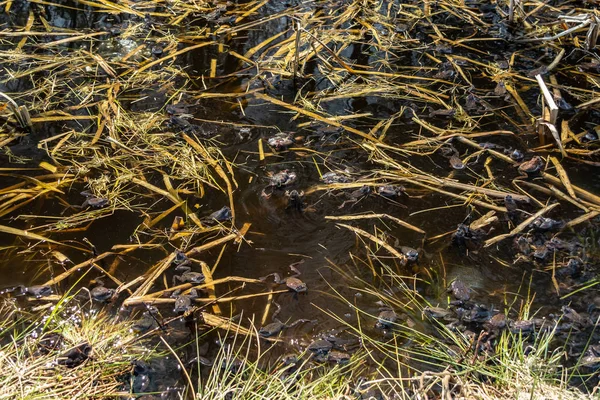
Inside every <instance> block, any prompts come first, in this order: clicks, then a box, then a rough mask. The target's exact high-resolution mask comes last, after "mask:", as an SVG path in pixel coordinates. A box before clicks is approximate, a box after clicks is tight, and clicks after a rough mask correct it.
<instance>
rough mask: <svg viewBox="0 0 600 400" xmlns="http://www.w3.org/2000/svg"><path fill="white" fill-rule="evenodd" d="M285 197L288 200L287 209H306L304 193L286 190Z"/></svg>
mask: <svg viewBox="0 0 600 400" xmlns="http://www.w3.org/2000/svg"><path fill="white" fill-rule="evenodd" d="M285 196H286V197H287V198H288V205H287V209H291V210H298V211H302V210H303V209H304V207H305V205H304V201H303V200H302V198H303V197H304V192H303V191H301V192H298V191H297V190H292V191H289V190H286V191H285Z"/></svg>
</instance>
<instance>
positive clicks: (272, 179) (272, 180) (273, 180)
mask: <svg viewBox="0 0 600 400" xmlns="http://www.w3.org/2000/svg"><path fill="white" fill-rule="evenodd" d="M297 178H298V176H297V175H296V173H295V172H293V171H290V170H287V169H284V170H282V171H279V172H277V173H276V174H273V173H270V174H269V184H268V185H267V186H266V187H265V188H264V189H263V190H262V192H261V193H260V195H261V197H264V198H265V199H269V198H271V196H272V195H273V192H274V191H275V190H276V189H282V188H284V187H285V186H290V185H292V184H293V183H294V182H296V179H297ZM268 189H270V191H269V192H268V193H267V190H268Z"/></svg>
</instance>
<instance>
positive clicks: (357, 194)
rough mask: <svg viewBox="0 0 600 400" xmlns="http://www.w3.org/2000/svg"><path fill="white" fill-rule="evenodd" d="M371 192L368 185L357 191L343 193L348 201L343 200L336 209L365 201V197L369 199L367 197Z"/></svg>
mask: <svg viewBox="0 0 600 400" xmlns="http://www.w3.org/2000/svg"><path fill="white" fill-rule="evenodd" d="M372 191H373V190H372V189H371V187H370V186H368V185H363V186H361V187H360V188H359V189H356V190H354V191H352V192H350V193H344V194H345V195H346V197H348V200H345V201H344V202H343V203H342V204H341V205H340V206H339V207H338V208H340V209H341V208H344V206H346V204H352V205H354V204H356V203H358V202H359V201H361V200H363V199H366V198H367V197H369V195H370V194H371V192H372Z"/></svg>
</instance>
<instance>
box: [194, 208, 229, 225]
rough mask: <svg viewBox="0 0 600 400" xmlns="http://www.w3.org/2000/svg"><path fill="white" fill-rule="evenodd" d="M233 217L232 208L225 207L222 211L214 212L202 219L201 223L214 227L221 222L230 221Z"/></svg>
mask: <svg viewBox="0 0 600 400" xmlns="http://www.w3.org/2000/svg"><path fill="white" fill-rule="evenodd" d="M232 217H233V214H232V213H231V208H229V207H227V206H223V207H222V208H221V209H219V210H217V211H215V212H213V213H212V214H210V215H209V216H207V217H204V218H202V219H201V221H202V223H204V224H206V225H214V224H216V223H219V222H226V221H229V220H231V218H232Z"/></svg>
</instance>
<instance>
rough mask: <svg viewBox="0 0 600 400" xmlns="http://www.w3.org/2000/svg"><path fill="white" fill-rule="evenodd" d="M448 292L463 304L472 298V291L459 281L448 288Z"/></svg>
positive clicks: (456, 280) (455, 281)
mask: <svg viewBox="0 0 600 400" xmlns="http://www.w3.org/2000/svg"><path fill="white" fill-rule="evenodd" d="M448 292H450V293H452V296H454V298H455V299H456V300H457V301H459V302H461V303H462V302H465V301H468V300H469V299H470V298H471V289H469V287H468V286H467V285H466V284H465V283H464V282H463V281H461V280H459V279H455V280H454V281H452V283H451V284H450V286H449V287H448Z"/></svg>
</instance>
